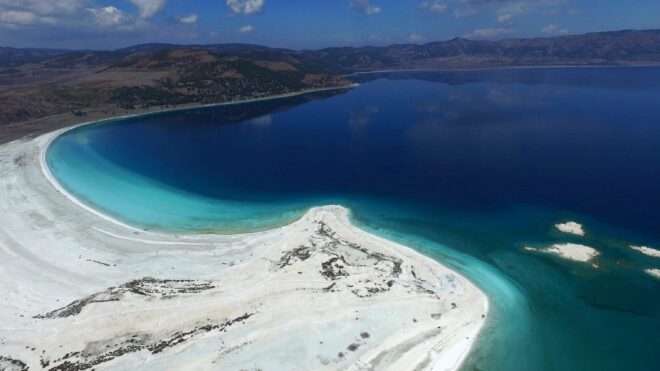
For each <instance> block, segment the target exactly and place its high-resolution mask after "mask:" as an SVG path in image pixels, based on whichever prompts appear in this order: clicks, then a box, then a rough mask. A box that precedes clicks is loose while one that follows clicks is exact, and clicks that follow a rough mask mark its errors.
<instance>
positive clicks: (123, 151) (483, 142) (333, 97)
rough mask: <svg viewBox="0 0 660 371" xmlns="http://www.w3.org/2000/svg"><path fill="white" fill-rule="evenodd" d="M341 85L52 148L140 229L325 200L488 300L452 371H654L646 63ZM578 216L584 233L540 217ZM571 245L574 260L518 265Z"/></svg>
mask: <svg viewBox="0 0 660 371" xmlns="http://www.w3.org/2000/svg"><path fill="white" fill-rule="evenodd" d="M358 79H359V80H361V82H362V85H361V86H360V87H359V88H356V89H353V90H350V91H338V92H334V93H322V94H311V95H307V96H303V97H294V98H287V99H280V100H272V101H266V102H259V103H247V104H239V105H233V106H224V107H216V108H206V109H198V110H186V111H177V112H169V113H163V114H155V115H148V116H142V117H137V118H130V119H123V120H116V121H111V122H107V123H101V124H95V125H89V126H84V127H80V128H77V129H74V130H72V131H69V132H67V133H65V134H64V135H62V136H61V137H59V138H58V139H56V140H55V141H54V142H53V144H52V146H51V147H50V149H49V152H48V162H49V165H50V167H51V170H52V171H53V173H54V175H55V176H56V177H57V178H58V180H59V181H60V182H61V183H62V184H63V185H64V186H65V187H66V188H67V189H69V190H70V191H72V192H73V193H75V194H76V195H78V196H79V197H80V198H81V199H83V200H85V201H86V202H88V203H90V204H92V205H94V206H95V207H97V208H100V209H102V210H104V211H105V212H107V213H110V214H112V215H114V216H116V217H118V218H120V219H122V220H125V221H127V222H130V223H133V224H136V225H140V226H143V227H145V228H156V229H167V230H198V231H199V230H202V231H208V230H213V231H220V232H235V231H243V230H252V229H259V228H267V227H270V226H273V225H278V224H282V223H286V222H289V221H291V220H293V219H295V218H297V217H298V216H300V215H301V213H303V212H304V210H306V208H308V207H310V206H312V205H320V204H326V203H341V204H344V205H346V206H348V207H350V208H351V210H352V211H353V214H354V220H355V222H356V223H357V224H358V225H360V226H361V227H363V228H366V229H368V230H370V231H373V232H374V233H378V234H380V235H384V236H386V237H388V238H391V239H395V240H398V241H400V242H403V243H406V244H408V245H411V246H413V247H415V248H417V249H419V250H421V251H423V252H424V253H426V254H428V255H430V256H432V257H434V258H437V259H439V260H441V261H442V262H443V263H445V264H447V265H449V266H451V267H453V268H454V269H457V270H459V271H461V272H462V273H463V274H465V275H466V276H468V277H469V278H470V279H472V280H473V281H474V282H475V283H477V284H478V285H479V286H480V287H482V289H484V291H485V292H487V293H488V294H489V296H490V298H491V302H492V307H493V308H492V313H491V315H490V316H489V321H488V325H487V328H486V330H485V331H484V334H483V335H482V336H481V340H480V342H479V343H478V347H477V348H476V350H475V351H474V352H473V354H472V355H471V357H470V358H469V361H468V364H467V365H466V367H465V368H466V369H469V370H471V369H479V370H557V369H561V370H621V369H630V370H633V369H634V370H653V369H656V367H654V366H655V365H656V364H658V363H659V362H660V354H659V352H658V349H659V347H660V338H659V337H658V333H659V331H660V309H659V308H660V280H655V279H653V278H651V277H650V276H648V275H646V274H644V273H643V272H642V269H644V268H651V267H657V268H660V259H654V258H650V257H646V256H643V255H640V254H638V253H635V252H633V251H630V250H629V249H628V248H627V247H626V246H627V245H628V244H631V243H632V244H646V245H649V246H654V247H656V248H660V192H659V190H660V69H658V68H599V69H527V70H526V69H521V70H492V71H475V72H438V73H405V74H387V75H363V76H359V77H358ZM569 219H571V220H576V221H578V222H581V223H582V224H584V225H585V227H586V229H587V232H588V236H587V237H585V238H579V237H571V236H568V235H562V234H560V233H558V232H556V231H554V230H553V228H552V226H553V224H555V223H557V222H560V221H565V220H569ZM561 241H566V242H578V243H584V244H587V245H590V246H593V247H595V248H597V249H598V250H600V251H601V252H602V253H603V255H602V257H601V258H599V259H598V263H599V265H600V266H601V268H600V269H598V270H596V269H593V268H592V267H590V266H589V265H583V264H579V263H573V262H567V261H562V260H560V259H557V258H554V257H551V256H539V255H534V254H530V253H527V252H524V251H523V250H522V246H523V245H525V244H535V245H546V244H551V243H555V242H561Z"/></svg>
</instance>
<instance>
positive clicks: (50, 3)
mask: <svg viewBox="0 0 660 371" xmlns="http://www.w3.org/2000/svg"><path fill="white" fill-rule="evenodd" d="M87 2H88V0H0V10H13V11H26V12H30V13H33V14H36V15H42V16H43V15H63V14H71V13H74V12H76V11H78V10H80V9H82V7H83V6H84V5H85V3H87ZM3 8H4V9H3Z"/></svg>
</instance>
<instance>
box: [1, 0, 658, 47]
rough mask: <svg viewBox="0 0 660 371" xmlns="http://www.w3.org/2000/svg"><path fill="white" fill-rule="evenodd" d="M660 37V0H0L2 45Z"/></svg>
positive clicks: (321, 43) (296, 44)
mask: <svg viewBox="0 0 660 371" xmlns="http://www.w3.org/2000/svg"><path fill="white" fill-rule="evenodd" d="M650 28H660V0H0V46H11V47H33V48H67V49H116V48H121V47H126V46H131V45H135V44H141V43H148V42H167V43H178V44H211V43H229V42H237V43H251V44H262V45H268V46H274V47H284V48H293V49H318V48H323V47H331V46H363V45H386V44H395V43H399V44H400V43H425V42H430V41H440V40H447V39H451V38H454V37H466V38H471V39H503V38H517V37H524V38H526V37H543V36H557V35H566V34H578V33H586V32H594V31H608V30H620V29H650Z"/></svg>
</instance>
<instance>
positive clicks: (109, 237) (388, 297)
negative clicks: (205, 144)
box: [0, 132, 488, 370]
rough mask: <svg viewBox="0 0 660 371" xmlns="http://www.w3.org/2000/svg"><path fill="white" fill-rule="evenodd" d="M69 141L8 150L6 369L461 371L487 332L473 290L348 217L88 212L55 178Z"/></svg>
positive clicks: (0, 350)
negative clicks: (134, 216)
mask: <svg viewBox="0 0 660 371" xmlns="http://www.w3.org/2000/svg"><path fill="white" fill-rule="evenodd" d="M57 134H58V132H54V133H50V134H45V135H42V136H39V137H37V138H34V139H26V140H18V141H14V142H10V143H7V144H4V145H1V146H0V210H2V212H1V213H0V272H1V274H2V277H3V279H2V280H1V281H0V292H2V293H3V295H2V297H1V298H0V300H1V302H0V369H18V370H20V369H27V368H29V369H52V370H78V369H91V368H94V369H97V370H101V369H158V370H165V369H172V370H182V369H190V370H200V369H222V370H225V369H226V370H237V369H267V370H294V369H314V370H324V369H327V370H331V369H332V370H335V369H351V370H358V369H359V370H366V369H376V370H413V369H435V370H455V369H457V368H458V367H460V365H461V363H462V361H463V360H464V359H465V357H466V355H467V353H468V352H469V350H470V348H471V346H472V344H473V342H474V340H475V338H476V336H477V334H478V332H479V330H480V328H481V327H482V325H483V324H484V321H485V318H486V315H487V312H488V300H487V297H486V296H485V295H484V294H483V293H482V292H481V291H480V290H479V289H477V288H476V287H475V286H474V285H473V284H472V283H470V282H469V281H468V280H467V279H465V278H463V277H462V276H460V275H458V274H456V273H455V272H453V271H451V270H449V269H447V268H446V267H444V266H442V265H441V264H440V263H438V262H437V261H435V260H432V259H430V258H427V257H425V256H423V255H421V254H419V253H417V252H416V251H414V250H412V249H410V248H407V247H405V246H402V245H399V244H396V243H393V242H391V241H388V240H385V239H382V238H380V237H377V236H374V235H371V234H369V233H366V232H364V231H362V230H360V229H358V228H356V227H354V226H353V225H351V223H350V218H349V211H348V210H347V209H345V208H343V207H340V206H326V207H320V208H314V209H311V210H309V212H307V213H306V214H305V215H304V216H303V217H302V218H301V219H300V220H298V221H296V222H294V223H292V224H290V225H287V226H284V227H280V228H276V229H272V230H267V231H263V232H256V233H249V234H242V235H170V234H166V233H156V232H147V231H143V230H141V229H139V228H133V227H131V226H127V225H122V224H121V223H117V222H116V221H115V220H112V219H111V218H109V217H107V216H103V215H101V214H99V213H96V212H95V211H94V210H91V209H89V208H86V207H81V205H80V204H78V203H76V200H75V199H73V198H71V197H70V196H69V195H67V194H66V193H65V192H63V190H61V189H58V188H56V187H54V185H53V184H52V183H51V181H50V180H49V178H48V174H47V169H46V168H45V166H44V164H43V154H44V151H45V148H46V147H47V144H48V143H49V141H50V140H52V138H54V137H55V136H56V135H57ZM44 170H46V172H44Z"/></svg>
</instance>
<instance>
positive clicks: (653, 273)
mask: <svg viewBox="0 0 660 371" xmlns="http://www.w3.org/2000/svg"><path fill="white" fill-rule="evenodd" d="M644 272H646V273H647V274H649V275H651V276H652V277H655V278H657V279H660V269H657V268H649V269H644Z"/></svg>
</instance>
